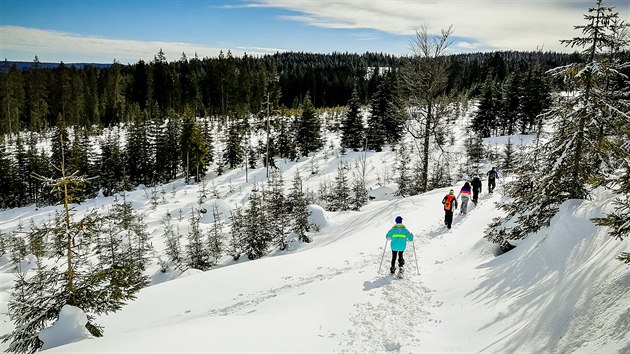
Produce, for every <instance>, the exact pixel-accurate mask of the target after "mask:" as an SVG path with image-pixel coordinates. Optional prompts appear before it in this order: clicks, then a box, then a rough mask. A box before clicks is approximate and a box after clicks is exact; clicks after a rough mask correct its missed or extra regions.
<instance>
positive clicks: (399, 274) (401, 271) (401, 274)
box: [398, 267, 405, 279]
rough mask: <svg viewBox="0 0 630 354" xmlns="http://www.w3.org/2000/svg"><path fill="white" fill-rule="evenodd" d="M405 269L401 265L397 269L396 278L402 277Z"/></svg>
mask: <svg viewBox="0 0 630 354" xmlns="http://www.w3.org/2000/svg"><path fill="white" fill-rule="evenodd" d="M404 274H405V270H404V269H403V268H402V267H401V268H400V269H398V279H402V278H404Z"/></svg>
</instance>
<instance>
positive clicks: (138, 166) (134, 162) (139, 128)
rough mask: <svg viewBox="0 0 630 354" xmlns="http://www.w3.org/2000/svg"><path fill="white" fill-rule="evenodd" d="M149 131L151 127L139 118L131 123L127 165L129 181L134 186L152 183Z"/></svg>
mask: <svg viewBox="0 0 630 354" xmlns="http://www.w3.org/2000/svg"><path fill="white" fill-rule="evenodd" d="M148 131H149V125H148V124H147V123H146V122H144V121H142V120H140V119H139V118H138V119H135V120H134V121H133V122H132V123H131V127H130V129H129V135H128V142H127V146H126V149H125V165H126V168H127V173H128V176H129V180H130V182H131V183H132V184H133V185H138V184H144V185H149V184H150V183H151V180H150V176H151V171H150V170H151V152H150V146H149V134H148ZM160 165H161V166H163V165H162V164H160Z"/></svg>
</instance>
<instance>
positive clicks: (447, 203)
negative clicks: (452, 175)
mask: <svg viewBox="0 0 630 354" xmlns="http://www.w3.org/2000/svg"><path fill="white" fill-rule="evenodd" d="M454 199H455V197H453V196H452V195H447V196H446V200H445V201H444V210H446V211H450V210H451V209H452V208H453V200H454Z"/></svg>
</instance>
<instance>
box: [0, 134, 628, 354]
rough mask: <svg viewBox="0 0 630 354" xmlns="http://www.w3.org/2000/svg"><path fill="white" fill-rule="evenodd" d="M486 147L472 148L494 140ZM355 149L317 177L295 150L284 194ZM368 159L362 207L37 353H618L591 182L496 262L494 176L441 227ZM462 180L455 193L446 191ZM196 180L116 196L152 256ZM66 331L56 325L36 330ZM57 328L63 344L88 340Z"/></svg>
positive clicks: (609, 257) (9, 224)
mask: <svg viewBox="0 0 630 354" xmlns="http://www.w3.org/2000/svg"><path fill="white" fill-rule="evenodd" d="M456 134H461V132H456ZM458 140H463V139H458ZM499 140H500V139H495V140H493V142H486V143H487V144H488V145H490V146H496V145H499V144H502V143H504V142H501V141H499ZM521 141H527V140H526V139H521ZM513 142H514V141H513ZM493 144H494V145H493ZM362 155H363V153H354V152H350V153H349V154H348V155H345V156H343V157H340V156H339V155H338V154H337V153H336V150H334V151H328V152H327V153H326V152H322V153H320V154H318V155H317V156H316V157H315V158H314V161H315V162H316V164H317V168H318V170H319V172H318V174H316V175H313V174H311V170H312V168H313V163H312V161H310V160H307V159H303V160H301V161H299V162H288V161H286V162H285V161H279V162H278V165H279V167H280V168H281V169H282V171H283V172H284V179H285V185H286V186H287V187H288V186H289V185H290V181H291V177H292V176H293V174H294V173H295V171H296V170H299V171H300V174H301V175H302V176H303V177H306V178H307V183H306V184H307V185H308V186H309V187H310V188H311V189H313V190H314V189H316V188H317V186H318V185H319V183H321V182H323V181H325V180H326V179H330V180H333V179H334V176H335V175H336V169H337V166H338V163H339V161H340V159H343V160H346V161H350V162H353V161H355V160H356V159H358V158H359V157H361V156H362ZM366 157H367V161H368V170H369V176H370V177H369V180H368V185H370V186H371V187H373V190H372V194H373V195H374V196H376V198H375V200H373V201H371V202H370V203H369V204H368V205H367V206H365V207H364V208H363V209H362V210H361V211H358V212H357V211H349V212H336V213H332V212H324V211H322V210H321V209H317V208H315V209H314V210H316V211H317V215H316V219H318V220H319V223H320V224H321V225H322V228H321V230H320V231H319V232H317V233H313V234H312V236H313V238H314V241H313V242H312V243H310V244H299V243H294V244H292V245H291V247H290V250H289V251H287V252H275V253H273V254H274V256H269V257H265V258H262V259H259V260H255V261H246V260H243V258H246V257H241V260H240V261H238V262H233V261H230V260H228V259H227V258H226V259H224V260H223V262H222V265H223V266H220V267H217V268H214V269H211V270H209V271H206V272H187V273H186V274H183V275H182V276H180V277H178V278H176V279H173V280H170V281H163V280H165V279H161V280H159V281H157V280H156V281H154V283H153V285H151V286H149V287H147V288H145V289H143V290H141V291H140V293H139V294H138V298H137V299H136V300H135V301H132V302H130V303H129V304H127V305H126V306H125V307H124V308H123V309H122V310H121V311H119V312H117V313H113V314H109V315H103V316H100V317H98V318H97V319H96V322H97V323H99V324H101V325H103V326H104V327H105V336H104V337H102V338H90V339H83V340H80V341H78V342H74V343H70V344H67V345H64V346H59V347H55V348H52V349H49V350H46V351H45V352H50V353H120V352H124V353H167V352H168V353H173V352H341V353H373V352H401V353H417V352H490V353H505V352H525V353H541V352H543V353H593V352H599V353H620V354H621V353H629V352H630V335H629V333H630V305H629V304H630V301H628V300H629V299H630V292H629V291H628V289H630V272H629V270H628V267H627V266H625V265H623V264H621V263H620V262H619V261H616V260H615V259H614V257H615V256H616V255H617V254H618V253H619V252H621V251H629V249H630V247H629V246H628V243H627V241H624V242H620V241H615V240H613V239H612V238H611V237H609V236H608V235H607V233H606V229H604V228H599V227H595V226H594V225H593V224H592V223H591V222H590V221H589V219H590V218H592V217H597V216H601V215H602V214H603V212H604V211H606V210H607V208H609V207H610V200H611V195H609V194H607V193H606V192H603V191H602V192H599V193H597V194H596V198H594V199H593V200H589V201H568V202H566V203H564V204H563V205H562V208H561V211H560V213H559V214H558V215H557V216H556V217H555V218H554V219H553V221H552V225H551V227H550V228H548V229H545V230H542V231H540V232H539V233H537V234H535V235H532V236H530V237H529V238H527V239H526V240H524V241H522V242H521V243H520V244H519V245H518V247H517V248H515V249H514V250H512V251H510V252H508V253H506V254H502V255H500V251H499V250H498V247H497V246H496V245H493V244H490V243H488V242H487V241H485V240H484V239H483V235H484V230H485V228H486V226H487V224H488V223H489V222H490V221H491V220H492V219H493V218H494V217H496V216H500V215H502V212H501V211H500V210H498V209H497V208H496V205H495V203H496V202H498V201H500V200H501V198H502V197H503V196H502V184H501V183H500V184H499V186H498V188H497V189H496V190H495V193H493V194H487V193H486V192H485V191H484V193H483V194H482V195H481V198H480V203H479V204H478V205H477V206H472V207H470V206H469V212H468V214H467V215H459V214H456V216H455V220H454V224H453V228H452V229H451V230H447V229H446V228H445V227H444V226H443V222H442V220H443V211H442V205H441V200H442V198H443V197H444V195H445V194H446V193H447V192H448V189H449V188H450V187H448V188H443V189H438V190H434V191H431V192H429V193H426V194H423V195H419V196H413V197H408V198H400V197H393V196H392V194H391V190H392V188H393V187H395V186H394V185H392V184H391V183H381V184H382V186H380V187H378V181H381V182H383V181H386V180H387V179H388V178H389V179H391V178H392V177H393V175H392V174H393V172H392V165H393V163H394V161H395V153H394V152H391V151H386V152H382V153H374V152H371V153H367V155H366ZM264 180H265V170H264V169H263V168H259V169H256V170H254V171H250V174H249V176H248V182H245V171H244V170H235V171H230V172H229V173H226V174H225V175H223V176H220V177H217V178H215V179H214V185H215V187H216V189H217V190H218V192H219V194H220V196H221V197H222V199H221V201H220V203H221V205H220V207H221V209H223V210H227V209H228V208H230V207H232V206H234V205H236V204H243V203H244V202H245V201H246V200H247V195H248V193H250V192H251V189H252V188H253V187H254V185H255V184H257V183H260V182H262V181H264ZM500 182H502V181H500ZM208 183H209V184H210V183H211V182H210V179H209V180H208ZM462 184H463V183H462V182H459V183H457V184H456V185H455V186H454V188H455V189H456V191H457V190H459V188H460V187H461V186H462ZM230 186H231V187H230ZM199 188H200V186H199V185H185V184H184V183H182V182H181V181H178V182H174V183H172V184H170V185H167V186H165V187H164V190H165V193H164V194H160V195H161V197H162V198H163V200H162V201H161V202H160V204H159V205H158V206H157V207H156V208H155V209H152V207H151V203H150V201H149V198H148V193H146V192H145V191H144V190H141V189H139V190H136V191H133V192H131V193H129V194H128V195H127V196H126V199H127V200H128V201H131V202H132V204H133V206H134V208H135V209H136V210H138V211H139V212H141V213H143V214H144V215H145V222H146V223H147V225H148V231H149V232H150V233H151V234H152V235H153V236H154V245H155V246H156V248H157V249H158V250H159V249H160V248H161V247H163V245H162V244H161V242H160V241H159V238H158V236H159V235H160V233H161V227H160V221H161V219H162V218H163V216H164V215H165V214H166V213H167V212H170V213H171V214H172V215H173V219H174V220H175V219H176V218H177V214H178V212H179V210H182V213H183V214H184V217H183V220H184V221H183V222H182V224H181V226H182V232H183V233H186V230H187V229H186V220H187V215H188V214H189V213H190V210H191V207H192V206H193V205H198V204H197V198H198V197H197V191H198V190H199ZM208 188H210V185H208ZM484 189H485V187H484ZM112 201H113V198H96V199H93V200H89V201H86V202H84V203H82V205H81V206H77V207H76V208H77V210H78V212H82V211H83V210H85V209H86V208H88V207H91V206H95V207H99V206H102V205H107V204H109V203H111V202H112ZM205 203H206V204H210V203H212V201H206V202H205ZM54 209H55V208H53V207H47V208H40V209H38V210H36V209H35V208H19V209H12V210H6V211H2V212H0V227H2V228H3V229H5V228H6V229H12V228H15V227H16V226H17V223H18V220H22V222H23V223H27V222H28V220H30V219H31V218H39V219H42V218H48V215H49V214H50V213H51V212H52V210H54ZM398 215H400V216H402V217H403V219H404V220H403V223H404V224H405V225H407V227H408V228H409V229H410V230H411V231H412V232H413V233H414V235H415V241H414V243H413V245H411V244H410V245H409V247H408V248H407V251H405V259H406V265H405V269H406V278H405V279H402V280H399V279H395V278H392V277H391V276H390V275H388V274H387V269H388V267H389V265H388V263H389V260H390V257H391V253H390V251H389V245H388V244H387V242H386V240H385V233H386V232H387V231H388V229H389V228H390V227H391V226H392V225H393V223H394V218H395V217H396V216H398ZM225 217H226V219H227V215H225ZM209 222H210V220H202V224H203V223H206V224H207V223H209ZM207 226H209V225H207ZM384 248H385V249H384ZM414 250H415V252H414ZM384 251H385V252H384ZM383 254H384V259H383V261H382V262H381V259H382V257H383ZM416 260H417V263H416ZM3 263H4V264H6V260H4V262H3ZM416 264H417V268H416ZM379 268H381V271H380V273H379ZM152 270H154V271H157V266H155V265H154V267H153V268H152ZM10 271H11V270H10V267H9V265H5V266H3V267H2V268H1V272H0V288H1V290H3V291H2V292H1V293H0V300H1V301H2V302H1V303H0V312H1V315H0V316H1V317H0V320H1V321H2V323H3V325H2V331H1V332H2V333H0V334H4V333H6V332H9V331H10V330H11V329H12V325H11V324H10V323H9V320H8V317H7V315H6V312H7V302H8V295H7V293H6V290H8V289H9V287H10V285H11V282H12V279H13V276H12V274H11V273H10ZM154 279H156V278H154ZM72 318H75V319H76V321H81V320H83V319H82V316H81V314H80V313H76V311H74V310H72V309H67V311H64V316H63V319H64V321H66V322H70V323H72V322H73V321H71V320H69V319H72ZM76 321H74V322H76ZM71 327H72V325H70V324H67V325H62V326H61V328H53V329H52V330H51V331H49V334H50V333H66V332H68V331H71ZM66 335H67V338H68V340H67V342H70V341H72V340H76V339H81V338H85V337H86V336H81V335H80V334H77V335H68V334H67V333H66ZM5 348H6V344H3V346H2V347H1V348H0V349H5Z"/></svg>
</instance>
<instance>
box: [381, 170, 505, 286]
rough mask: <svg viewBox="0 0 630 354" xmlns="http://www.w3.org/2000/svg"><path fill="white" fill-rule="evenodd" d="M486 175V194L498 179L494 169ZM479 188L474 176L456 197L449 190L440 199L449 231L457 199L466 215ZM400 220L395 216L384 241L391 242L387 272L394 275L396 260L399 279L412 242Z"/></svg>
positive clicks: (399, 217)
mask: <svg viewBox="0 0 630 354" xmlns="http://www.w3.org/2000/svg"><path fill="white" fill-rule="evenodd" d="M486 174H487V175H488V193H492V192H493V191H494V188H495V187H496V183H497V179H499V172H498V171H497V169H496V167H492V169H491V170H490V171H488V172H487V173H486ZM481 187H482V183H481V179H480V178H479V176H478V175H475V176H474V177H473V179H472V180H471V181H470V182H468V181H466V182H465V183H464V185H463V186H462V188H461V189H460V190H459V193H458V194H457V197H456V196H455V191H454V190H453V189H451V190H450V191H449V193H448V194H447V195H446V196H445V197H444V198H443V199H442V204H443V205H444V225H445V226H446V227H447V228H448V229H450V228H451V225H452V224H453V213H454V211H455V209H457V206H458V203H457V199H461V210H460V214H466V213H467V212H468V201H470V200H471V197H472V202H473V203H474V204H475V205H477V203H478V201H479V193H481ZM402 220H403V219H402V217H401V216H397V217H396V219H395V220H394V221H395V222H396V223H395V224H394V226H393V227H392V228H391V229H390V230H389V232H387V235H386V236H385V238H386V239H388V240H391V249H392V262H391V267H390V268H389V271H390V274H392V275H394V274H395V273H396V260H398V277H399V278H402V276H403V272H404V271H403V269H404V268H403V266H404V265H405V259H404V258H403V252H404V251H405V248H406V247H407V241H413V234H412V233H411V232H410V231H409V230H407V228H406V227H405V225H404V224H403V223H402Z"/></svg>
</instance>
